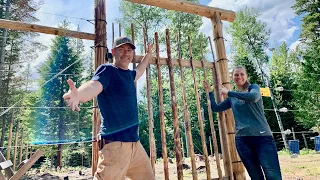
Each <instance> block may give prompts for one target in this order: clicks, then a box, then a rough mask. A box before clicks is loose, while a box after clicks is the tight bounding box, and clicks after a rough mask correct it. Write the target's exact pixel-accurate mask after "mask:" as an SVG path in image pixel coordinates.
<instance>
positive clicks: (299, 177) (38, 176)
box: [23, 154, 320, 180]
mask: <svg viewBox="0 0 320 180" xmlns="http://www.w3.org/2000/svg"><path fill="white" fill-rule="evenodd" d="M279 159H280V166H281V172H282V175H283V179H284V180H320V154H312V155H298V156H297V157H295V158H292V157H291V156H288V155H280V156H279ZM185 164H188V165H189V166H191V165H190V161H189V160H188V159H185ZM210 164H211V167H210V168H211V177H212V178H217V177H218V173H217V168H216V163H215V161H214V160H213V158H211V161H210ZM201 166H204V162H202V161H197V168H199V167H201ZM221 166H222V169H223V163H222V160H221ZM169 173H170V175H169V177H170V179H177V172H176V164H175V162H173V163H169ZM197 173H198V179H199V180H204V179H206V173H205V169H201V168H199V170H198V171H197ZM81 174H82V175H79V171H78V170H77V171H76V170H71V171H67V170H63V171H62V172H60V173H57V172H39V170H32V171H29V172H28V174H27V175H26V176H25V177H24V178H23V179H24V180H47V179H48V180H49V179H53V180H60V179H62V180H66V179H69V180H85V179H92V177H91V175H90V174H91V169H83V170H82V171H81ZM183 175H184V180H191V179H192V173H191V169H184V172H183ZM156 179H157V180H158V179H159V180H161V179H164V172H163V162H162V161H161V160H158V161H157V163H156ZM247 179H248V180H249V179H250V178H249V176H248V175H247Z"/></svg>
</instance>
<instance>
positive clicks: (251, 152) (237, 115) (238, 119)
mask: <svg viewBox="0 0 320 180" xmlns="http://www.w3.org/2000/svg"><path fill="white" fill-rule="evenodd" d="M247 77H248V75H247V72H246V70H245V69H244V68H243V67H241V66H238V67H235V68H234V69H233V72H232V78H233V81H234V82H235V84H236V86H237V91H229V90H228V89H227V88H225V87H223V86H222V87H221V88H220V91H221V94H222V95H224V96H228V98H227V99H226V100H224V101H223V102H221V103H220V104H216V102H215V99H214V95H213V93H212V92H211V91H212V90H211V88H210V86H208V84H207V83H206V82H203V84H204V88H206V89H207V90H208V91H209V92H210V93H209V95H210V99H211V108H212V111H214V112H221V111H225V110H227V109H229V108H232V111H233V114H234V119H235V124H236V135H235V141H236V148H237V151H238V153H239V156H240V158H241V160H242V162H243V164H244V166H245V167H246V169H247V171H248V173H249V175H250V177H251V179H252V180H260V179H261V180H264V179H265V178H266V179H267V180H280V179H282V178H281V172H280V166H279V160H278V154H277V149H276V146H275V142H274V140H273V137H272V133H271V130H270V127H269V125H268V123H267V120H266V118H265V116H264V111H263V103H262V97H261V94H260V87H259V86H258V85H257V84H250V83H249V82H248V80H247ZM262 171H263V172H262Z"/></svg>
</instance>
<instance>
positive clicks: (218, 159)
mask: <svg viewBox="0 0 320 180" xmlns="http://www.w3.org/2000/svg"><path fill="white" fill-rule="evenodd" d="M200 50H201V56H202V58H201V64H202V70H203V79H204V81H207V73H206V68H205V66H204V55H203V47H202V42H200ZM206 96H207V105H208V106H207V108H208V114H209V122H210V129H211V135H212V140H213V143H214V154H215V158H216V165H217V169H218V176H219V180H222V171H221V165H220V158H219V152H218V143H217V136H216V130H215V128H214V122H213V117H212V109H211V101H210V96H209V92H208V90H207V89H206ZM210 150H211V154H212V145H211V140H210ZM212 155H213V154H212Z"/></svg>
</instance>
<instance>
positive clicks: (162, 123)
mask: <svg viewBox="0 0 320 180" xmlns="http://www.w3.org/2000/svg"><path fill="white" fill-rule="evenodd" d="M154 39H155V44H156V58H157V74H158V94H159V117H160V129H161V145H162V158H163V169H164V179H165V180H169V168H168V152H167V140H166V124H165V121H164V108H163V91H162V76H161V68H160V63H159V62H160V50H159V36H158V33H157V32H156V33H155V34H154Z"/></svg>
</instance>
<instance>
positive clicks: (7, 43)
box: [0, 0, 43, 147]
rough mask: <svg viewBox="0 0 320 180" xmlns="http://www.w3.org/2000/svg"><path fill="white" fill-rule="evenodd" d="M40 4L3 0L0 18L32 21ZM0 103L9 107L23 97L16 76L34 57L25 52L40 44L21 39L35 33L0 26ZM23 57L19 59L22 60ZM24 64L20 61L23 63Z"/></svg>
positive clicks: (2, 137)
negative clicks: (0, 27)
mask: <svg viewBox="0 0 320 180" xmlns="http://www.w3.org/2000/svg"><path fill="white" fill-rule="evenodd" d="M39 5H40V3H36V2H34V1H33V0H24V1H21V0H7V1H4V0H2V1H0V17H1V18H3V19H10V20H16V21H29V22H31V21H36V20H37V19H36V18H35V17H34V16H33V13H34V12H35V11H36V10H37V8H38V7H39ZM0 35H1V38H0V44H1V47H0V56H1V61H0V105H1V106H2V107H7V106H10V105H11V104H14V103H15V102H16V101H17V100H19V99H20V98H21V96H23V94H24V93H25V86H24V82H23V81H24V80H25V78H24V77H23V76H20V75H19V72H21V69H24V68H25V65H24V64H27V63H28V62H30V61H31V60H33V58H34V57H30V56H28V55H25V54H27V53H29V54H34V53H35V52H36V51H37V50H39V48H40V49H43V46H42V45H39V44H33V46H26V44H31V43H30V42H29V41H27V40H25V39H23V38H32V37H34V36H35V35H36V34H31V33H21V32H17V31H13V30H8V29H0ZM22 58H23V60H22ZM23 63H24V64H23ZM7 114H8V113H5V114H3V115H2V117H1V118H2V128H1V129H2V133H1V140H0V146H1V147H2V146H3V143H4V140H5V134H6V133H5V132H6V131H7V129H6V123H7V120H8V119H9V116H7Z"/></svg>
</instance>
